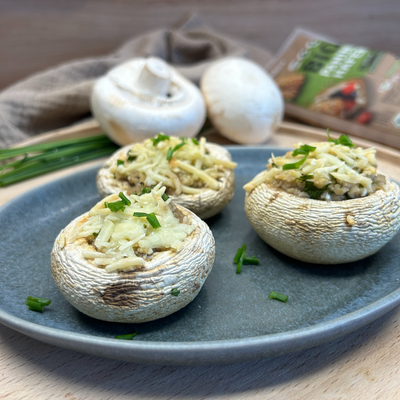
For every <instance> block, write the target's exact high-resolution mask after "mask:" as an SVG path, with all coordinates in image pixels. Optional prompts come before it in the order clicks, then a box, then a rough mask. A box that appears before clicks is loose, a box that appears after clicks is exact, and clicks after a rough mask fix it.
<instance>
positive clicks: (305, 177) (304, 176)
mask: <svg viewBox="0 0 400 400" xmlns="http://www.w3.org/2000/svg"><path fill="white" fill-rule="evenodd" d="M313 178H314V175H302V176H299V177H298V178H296V181H300V182H305V181H306V180H307V179H313Z"/></svg>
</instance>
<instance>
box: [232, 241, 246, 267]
mask: <svg viewBox="0 0 400 400" xmlns="http://www.w3.org/2000/svg"><path fill="white" fill-rule="evenodd" d="M246 249H247V245H246V244H243V245H242V247H241V248H240V249H238V251H237V252H236V254H235V257H234V259H233V262H234V263H235V264H237V263H238V262H239V260H240V257H241V255H242V253H243V252H244V251H245V250H246Z"/></svg>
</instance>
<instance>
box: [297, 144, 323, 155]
mask: <svg viewBox="0 0 400 400" xmlns="http://www.w3.org/2000/svg"><path fill="white" fill-rule="evenodd" d="M316 149H317V148H316V147H313V146H309V145H308V144H303V145H302V146H300V147H299V148H298V149H296V150H294V151H293V152H292V156H293V157H295V156H297V155H298V154H307V155H308V153H310V152H311V151H315V150H316Z"/></svg>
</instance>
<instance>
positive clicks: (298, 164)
mask: <svg viewBox="0 0 400 400" xmlns="http://www.w3.org/2000/svg"><path fill="white" fill-rule="evenodd" d="M307 157H308V153H307V154H306V155H305V156H304V157H303V158H302V159H301V160H300V161H297V162H295V163H293V164H284V165H283V166H282V169H283V170H284V171H286V170H288V169H298V168H300V167H301V166H302V165H303V164H304V161H306V159H307Z"/></svg>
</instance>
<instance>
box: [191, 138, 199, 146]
mask: <svg viewBox="0 0 400 400" xmlns="http://www.w3.org/2000/svg"><path fill="white" fill-rule="evenodd" d="M192 142H193V143H194V144H195V145H196V146H198V145H199V144H200V143H199V141H198V140H197V139H196V138H192Z"/></svg>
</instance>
